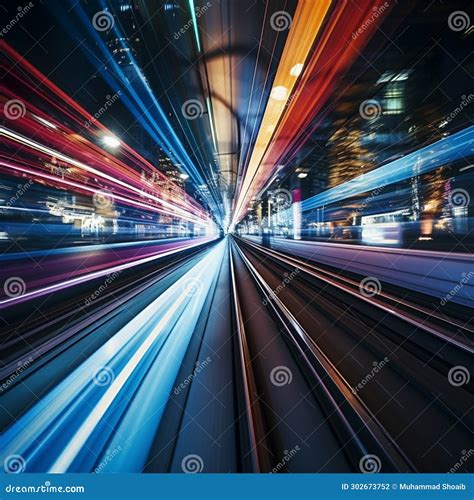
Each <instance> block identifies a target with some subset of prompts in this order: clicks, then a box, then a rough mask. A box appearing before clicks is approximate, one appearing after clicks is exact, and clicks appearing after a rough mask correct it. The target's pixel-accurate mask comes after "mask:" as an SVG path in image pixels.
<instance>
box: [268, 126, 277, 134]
mask: <svg viewBox="0 0 474 500" xmlns="http://www.w3.org/2000/svg"><path fill="white" fill-rule="evenodd" d="M275 128H276V126H275V125H268V127H267V132H270V133H272V132H275Z"/></svg>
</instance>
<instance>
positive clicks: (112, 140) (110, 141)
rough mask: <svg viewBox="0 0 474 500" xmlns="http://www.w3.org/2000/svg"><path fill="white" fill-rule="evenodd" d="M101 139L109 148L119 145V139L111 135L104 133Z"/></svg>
mask: <svg viewBox="0 0 474 500" xmlns="http://www.w3.org/2000/svg"><path fill="white" fill-rule="evenodd" d="M103 141H104V144H105V145H106V146H109V147H110V148H118V147H119V146H120V141H119V140H118V139H117V138H116V137H114V136H113V135H105V136H104V139H103Z"/></svg>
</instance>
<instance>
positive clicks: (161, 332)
mask: <svg viewBox="0 0 474 500" xmlns="http://www.w3.org/2000/svg"><path fill="white" fill-rule="evenodd" d="M224 249H225V244H224V242H220V243H219V244H218V245H217V247H215V248H214V249H213V250H212V251H211V252H209V254H208V255H207V256H206V257H204V258H203V259H202V261H201V262H199V263H198V264H197V265H196V266H194V267H193V268H192V269H191V270H190V271H189V272H188V273H186V274H185V275H184V276H183V277H182V278H181V279H180V280H178V281H177V282H176V283H175V284H174V285H173V286H172V287H170V288H168V289H167V290H166V291H165V292H164V293H163V294H162V295H161V296H160V297H159V298H158V299H157V300H155V301H154V302H152V303H151V304H150V305H149V306H148V307H146V308H145V309H144V310H143V311H142V312H141V313H140V314H139V315H138V316H136V317H135V318H134V319H133V320H132V321H131V322H129V323H128V324H127V325H126V326H125V327H124V328H122V329H121V330H120V331H118V332H117V333H116V334H115V335H114V336H113V338H112V339H111V340H109V341H108V342H107V343H106V344H105V345H103V346H102V348H101V349H99V350H98V351H97V352H96V353H95V354H94V355H93V356H91V357H90V358H89V359H88V360H87V361H86V362H85V363H84V364H82V365H81V366H80V367H79V368H78V369H77V370H76V371H74V372H73V373H72V374H71V375H70V376H69V377H68V378H66V379H65V380H64V381H63V382H62V383H61V384H60V385H59V386H58V387H57V388H56V389H55V390H54V391H52V392H51V393H50V394H49V395H48V396H47V397H45V398H44V399H43V400H42V401H41V402H40V403H38V404H37V405H36V406H34V407H33V408H32V409H31V410H29V411H28V412H27V413H26V414H25V415H24V416H23V417H22V418H21V419H20V420H18V422H17V423H16V424H15V426H13V427H12V428H11V429H10V430H9V431H8V432H7V433H6V434H5V436H4V438H2V449H5V448H4V446H5V447H6V452H7V454H10V453H12V450H17V451H18V450H20V449H21V453H22V456H24V457H25V459H26V460H27V461H28V462H29V463H30V466H31V470H44V469H45V466H46V464H47V463H48V464H50V465H49V466H47V469H48V470H50V471H51V472H64V471H66V470H72V471H73V470H75V467H73V463H74V461H75V460H77V459H78V456H79V455H80V453H81V452H82V454H84V451H85V449H86V448H85V446H86V443H87V441H88V440H89V439H91V438H92V439H93V440H94V438H95V439H96V440H98V441H99V442H101V441H102V440H104V438H105V436H104V432H107V431H106V429H104V427H103V421H102V418H103V417H104V416H105V414H106V413H107V412H109V411H110V412H112V405H114V406H113V414H114V418H117V417H118V412H120V411H122V412H123V411H124V409H123V403H124V402H125V400H124V399H122V398H118V395H119V393H120V391H122V390H125V389H126V394H127V396H126V399H127V400H130V399H132V398H133V404H132V405H131V406H130V407H128V409H127V412H130V413H132V414H135V413H136V412H137V411H140V412H144V411H145V410H146V408H148V407H151V408H153V409H154V412H156V413H154V415H153V418H152V419H151V421H150V415H148V417H147V420H148V422H147V423H146V424H145V423H144V425H143V426H141V427H140V430H139V432H138V431H137V430H136V428H135V422H136V420H135V419H134V418H132V419H131V420H132V421H131V422H130V423H129V424H128V426H127V425H126V422H127V419H125V420H124V422H123V424H122V425H121V426H120V427H119V429H117V431H116V432H119V434H120V436H121V440H122V441H121V442H123V439H128V438H131V437H132V436H133V438H134V448H135V449H134V451H132V450H129V453H128V454H127V457H126V460H124V463H123V464H122V466H124V467H126V469H127V470H141V468H142V466H143V463H144V461H145V459H146V456H147V450H148V448H147V447H149V445H150V438H151V437H152V436H153V433H154V432H155V431H156V428H157V426H158V424H159V421H160V415H161V412H162V411H163V407H164V403H165V402H166V398H167V396H168V394H169V393H170V391H171V390H172V386H173V382H174V380H175V378H176V375H177V372H178V369H179V365H180V359H181V358H182V357H183V356H184V352H185V351H186V346H187V344H188V343H189V340H190V337H191V335H192V333H193V330H194V326H195V323H196V321H197V319H198V317H199V313H200V311H201V309H202V307H203V303H204V300H205V298H206V295H207V289H209V288H210V286H211V284H212V282H213V280H214V279H215V277H216V273H217V272H218V271H219V268H220V262H221V260H222V258H223V252H224ZM216 264H217V265H216ZM194 283H198V285H199V286H197V287H193V286H192V285H193V284H194ZM190 285H191V287H190ZM184 311H186V314H184ZM173 332H175V334H174V335H173ZM101 371H103V372H104V374H105V376H107V375H108V376H110V377H111V378H112V379H113V380H111V381H110V385H109V386H104V385H102V384H101V379H100V377H101V375H102V374H101ZM151 395H152V396H151ZM117 399H121V402H120V401H117ZM93 402H94V403H93ZM92 404H93V406H91V405H92ZM120 408H122V410H120ZM145 413H146V411H145ZM33 422H34V428H35V436H32V435H31V431H30V427H31V426H32V424H33ZM130 425H131V428H129V426H130ZM97 427H100V432H99V431H98V430H97ZM94 431H95V434H94ZM109 431H110V428H109ZM127 436H128V438H127ZM32 438H33V439H34V440H35V441H36V440H38V442H41V443H42V446H41V449H42V452H41V453H34V454H31V456H30V454H29V453H28V443H29V442H30V440H31V439H32ZM138 443H140V444H139V445H138ZM3 445H4V446H3ZM91 446H92V447H94V446H95V445H94V444H92V445H91ZM84 460H85V459H84V458H83V457H82V460H77V461H78V462H81V463H82V467H84V465H85V464H84ZM94 460H95V457H94V456H92V457H89V458H88V462H89V464H93V463H94ZM35 463H36V464H37V465H35Z"/></svg>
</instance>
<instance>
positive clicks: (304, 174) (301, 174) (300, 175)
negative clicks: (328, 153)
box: [298, 172, 308, 179]
mask: <svg viewBox="0 0 474 500" xmlns="http://www.w3.org/2000/svg"><path fill="white" fill-rule="evenodd" d="M298 177H299V178H300V179H304V178H305V177H308V173H307V172H300V173H299V174H298Z"/></svg>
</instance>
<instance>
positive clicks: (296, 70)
mask: <svg viewBox="0 0 474 500" xmlns="http://www.w3.org/2000/svg"><path fill="white" fill-rule="evenodd" d="M303 66H304V64H302V63H298V64H295V65H294V66H293V67H292V68H291V70H290V75H291V76H300V75H301V72H302V71H303Z"/></svg>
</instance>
